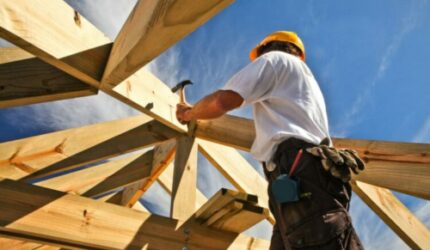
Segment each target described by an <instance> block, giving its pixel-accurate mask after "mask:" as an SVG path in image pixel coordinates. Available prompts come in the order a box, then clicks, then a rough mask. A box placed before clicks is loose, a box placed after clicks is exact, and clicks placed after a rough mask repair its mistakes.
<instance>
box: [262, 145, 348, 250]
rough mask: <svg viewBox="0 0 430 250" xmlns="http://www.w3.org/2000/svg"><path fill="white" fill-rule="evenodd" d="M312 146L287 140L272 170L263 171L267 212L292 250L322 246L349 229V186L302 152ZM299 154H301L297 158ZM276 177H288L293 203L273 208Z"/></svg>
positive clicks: (308, 154) (274, 160) (276, 155)
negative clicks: (294, 195)
mask: <svg viewBox="0 0 430 250" xmlns="http://www.w3.org/2000/svg"><path fill="white" fill-rule="evenodd" d="M315 146H317V145H314V144H311V143H307V142H305V141H302V140H299V139H296V138H289V139H288V140H286V141H284V142H282V143H281V144H280V145H279V146H278V148H277V150H276V152H275V154H274V157H273V163H274V164H276V168H275V170H274V171H273V172H268V171H267V170H266V169H265V174H266V177H267V178H268V180H269V196H270V197H271V199H272V201H271V205H270V209H271V210H272V213H274V214H278V216H276V215H275V217H277V218H276V219H277V220H278V219H282V220H283V223H278V226H279V227H280V230H281V231H284V232H283V233H284V234H286V235H287V237H288V241H289V242H290V244H291V246H292V247H295V248H300V247H304V246H313V245H315V246H316V245H320V244H324V242H327V241H330V240H332V239H333V238H335V237H338V236H339V235H340V234H341V233H342V232H344V231H345V230H346V229H347V228H350V227H351V220H350V217H349V215H348V212H347V210H348V207H349V201H350V197H351V186H350V185H349V183H344V182H342V181H341V180H340V179H337V178H335V177H333V176H332V175H331V174H330V173H329V172H327V171H325V170H324V168H323V167H322V165H321V160H320V159H319V158H318V157H315V156H313V155H312V154H310V153H308V152H306V151H305V150H304V149H306V148H311V147H315ZM300 150H302V154H301V156H300V157H299V158H298V155H297V154H298V152H300ZM294 162H296V164H294ZM293 167H294V168H293ZM280 176H288V177H289V178H291V179H292V180H294V181H296V182H297V194H298V199H297V200H295V201H289V202H287V203H285V204H280V203H278V202H276V203H278V204H274V200H276V198H275V195H274V194H273V192H274V191H276V188H273V185H276V182H277V179H279V177H280ZM303 194H307V195H303Z"/></svg>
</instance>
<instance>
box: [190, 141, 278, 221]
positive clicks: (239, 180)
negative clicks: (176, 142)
mask: <svg viewBox="0 0 430 250" xmlns="http://www.w3.org/2000/svg"><path fill="white" fill-rule="evenodd" d="M198 144H199V151H200V152H201V153H202V154H203V155H204V156H205V157H206V159H208V160H209V162H211V163H212V165H213V166H215V167H216V169H218V171H219V172H220V173H221V174H222V175H223V176H224V177H225V178H226V179H227V180H228V181H230V183H231V184H232V185H233V186H234V187H235V188H237V190H239V191H242V192H246V193H249V194H254V195H257V196H258V197H259V199H258V200H259V205H260V206H262V207H264V208H268V207H269V196H268V195H267V185H268V184H267V181H266V180H265V179H264V178H263V177H262V176H261V175H260V174H259V173H258V172H257V171H256V170H255V169H254V168H253V167H252V166H251V165H250V164H249V162H248V161H247V160H246V159H245V158H243V157H242V155H240V154H239V152H237V151H236V150H235V149H234V148H231V147H228V146H223V145H220V144H216V143H213V142H209V141H206V140H201V139H199V140H198ZM267 219H268V221H269V222H270V223H272V224H275V218H274V217H273V215H272V214H270V216H268V218H267Z"/></svg>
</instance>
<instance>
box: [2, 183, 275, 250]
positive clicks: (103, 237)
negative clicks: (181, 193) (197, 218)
mask: <svg viewBox="0 0 430 250" xmlns="http://www.w3.org/2000/svg"><path fill="white" fill-rule="evenodd" d="M27 197H32V198H31V199H28V198H27ZM12 207H13V209H7V208H12ZM0 208H2V211H4V212H2V213H0V235H2V236H4V237H15V238H21V239H27V240H34V241H40V242H46V243H49V244H55V245H59V246H65V247H77V248H87V249H88V248H98V249H99V248H100V249H125V248H127V247H129V248H144V247H147V248H155V249H157V248H159V249H166V248H167V249H180V248H182V247H184V246H185V245H187V246H188V247H189V248H192V249H209V248H210V249H267V248H268V242H267V241H265V240H261V239H255V238H251V237H247V236H243V235H239V234H237V233H230V232H226V231H219V230H214V229H210V228H207V227H204V226H200V225H199V224H197V223H195V222H193V221H188V222H185V223H183V226H181V227H179V228H176V226H177V224H178V223H179V221H178V220H174V219H169V218H164V217H161V216H156V215H149V214H146V213H143V212H137V211H134V210H131V209H128V208H124V207H120V206H116V205H112V204H107V203H104V202H101V201H94V200H91V199H88V198H83V197H79V196H76V195H69V194H65V193H62V192H59V191H54V190H49V189H46V188H42V187H36V186H32V185H30V184H25V183H20V182H17V181H13V180H5V179H3V180H1V181H0ZM185 228H186V231H188V232H190V235H192V237H189V238H188V241H187V242H186V243H185V239H186V235H185V234H184V230H185ZM118 232H121V233H120V234H118Z"/></svg>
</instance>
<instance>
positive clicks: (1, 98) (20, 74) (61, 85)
mask: <svg viewBox="0 0 430 250" xmlns="http://www.w3.org/2000/svg"><path fill="white" fill-rule="evenodd" d="M97 91H98V89H97V88H95V87H91V86H89V85H88V84H86V83H84V82H82V81H81V80H78V79H76V78H74V77H72V76H70V75H68V74H66V73H64V72H63V71H61V70H59V69H57V68H55V67H53V66H51V65H49V64H47V63H45V62H43V61H41V60H40V59H38V58H35V57H34V56H32V55H31V54H29V53H27V52H26V51H24V50H22V49H20V48H0V108H6V107H13V106H19V105H27V104H34V103H41V102H47V101H56V100H63V99H69V98H74V97H82V96H89V95H95V94H97Z"/></svg>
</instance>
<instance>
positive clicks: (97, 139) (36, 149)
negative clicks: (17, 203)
mask: <svg viewBox="0 0 430 250" xmlns="http://www.w3.org/2000/svg"><path fill="white" fill-rule="evenodd" d="M176 135H177V133H176V132H175V131H173V130H171V129H169V128H168V127H166V126H164V125H161V124H160V123H158V122H156V121H151V119H150V118H148V117H147V116H144V115H140V116H135V117H130V118H126V119H122V120H116V121H111V122H104V123H100V124H95V125H89V126H85V127H82V128H76V129H68V130H64V131H59V132H54V133H50V134H46V135H39V136H34V137H30V138H26V139H21V140H16V141H11V142H5V143H1V144H0V152H1V154H0V157H1V158H0V177H6V178H11V179H21V178H26V179H33V178H36V177H40V176H46V175H48V174H51V173H55V172H58V171H60V170H66V169H70V168H73V167H77V166H81V165H84V164H87V163H91V162H94V161H98V160H102V159H106V158H110V157H113V156H117V155H120V154H124V153H127V152H131V151H133V150H137V149H141V148H143V147H147V146H151V145H154V144H156V143H160V142H162V141H164V140H167V139H169V138H172V137H175V136H176ZM36 145H37V146H36Z"/></svg>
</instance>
